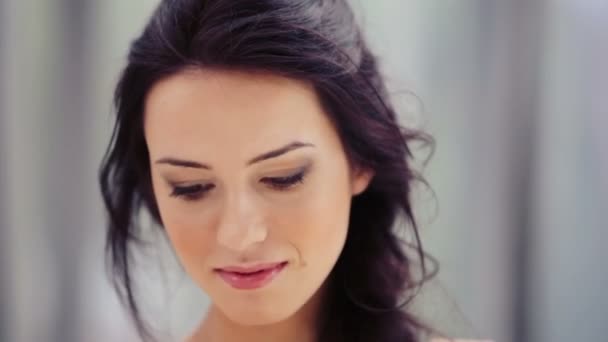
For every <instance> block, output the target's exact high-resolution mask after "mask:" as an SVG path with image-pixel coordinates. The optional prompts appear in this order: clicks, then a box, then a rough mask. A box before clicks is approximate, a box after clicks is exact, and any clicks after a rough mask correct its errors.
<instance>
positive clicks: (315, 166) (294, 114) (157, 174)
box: [144, 70, 371, 325]
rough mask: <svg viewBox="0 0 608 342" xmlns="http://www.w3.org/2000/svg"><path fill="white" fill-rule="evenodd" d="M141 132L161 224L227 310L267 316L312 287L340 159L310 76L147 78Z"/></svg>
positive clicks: (324, 251)
mask: <svg viewBox="0 0 608 342" xmlns="http://www.w3.org/2000/svg"><path fill="white" fill-rule="evenodd" d="M144 130H145V138H146V142H147V145H148V150H149V154H150V166H151V175H152V184H153V188H154V195H155V198H156V201H157V204H158V208H159V210H160V215H161V219H162V222H163V225H164V227H165V229H166V231H167V234H168V236H169V239H170V241H171V244H172V245H173V248H174V249H175V251H176V254H177V256H178V258H179V259H180V262H181V263H182V265H183V266H184V268H185V270H186V272H187V273H188V274H189V275H190V277H191V278H192V279H193V280H194V281H195V282H196V283H197V284H198V285H199V286H200V287H201V288H202V289H203V290H204V291H205V292H206V293H207V294H208V295H209V296H210V298H211V299H212V301H213V302H214V304H215V305H216V307H217V308H219V309H220V310H221V312H222V313H223V314H224V315H226V316H227V317H228V318H230V319H231V320H233V321H235V322H238V323H241V324H246V325H258V324H269V323H274V322H277V321H280V320H283V319H285V318H287V317H289V316H291V315H292V314H294V313H295V312H296V311H297V310H298V309H300V308H301V307H303V305H304V304H305V303H306V302H308V301H309V299H311V298H312V297H313V295H314V294H315V293H316V292H317V290H318V289H319V288H320V287H321V285H322V284H323V282H324V280H325V279H326V278H327V276H328V275H329V273H330V271H331V269H332V268H333V266H334V264H335V262H336V260H337V258H338V256H339V254H340V252H341V251H342V248H343V246H344V242H345V238H346V233H347V227H348V218H349V210H350V204H351V197H352V196H353V195H355V194H358V193H360V192H362V191H363V190H364V189H365V188H366V187H367V184H368V183H369V180H370V178H371V174H370V173H369V172H358V171H354V170H352V169H350V167H349V165H348V162H347V159H346V155H345V153H344V150H343V148H342V145H341V143H340V140H339V137H338V135H337V133H336V131H335V130H334V128H333V126H332V124H331V123H330V121H329V120H328V118H327V116H326V114H325V113H324V112H323V110H322V108H321V105H320V103H319V101H318V99H317V97H316V94H315V92H314V90H313V88H312V87H311V86H309V85H307V84H305V83H302V82H299V81H295V80H291V79H287V78H282V77H278V76H271V75H261V74H253V73H240V72H234V71H233V72H228V71H201V70H189V71H182V72H180V73H177V74H175V75H173V76H171V77H169V78H167V79H164V80H162V81H160V82H158V83H157V84H156V85H155V86H154V87H153V88H152V89H151V91H150V93H149V94H148V97H147V98H146V103H145V127H144Z"/></svg>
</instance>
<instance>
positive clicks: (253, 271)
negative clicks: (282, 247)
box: [214, 261, 288, 290]
mask: <svg viewBox="0 0 608 342" xmlns="http://www.w3.org/2000/svg"><path fill="white" fill-rule="evenodd" d="M287 264H288V262H287V261H284V262H278V263H270V264H259V265H254V266H249V267H241V266H230V267H223V268H216V269H215V270H214V272H215V273H216V274H217V275H218V276H219V277H220V278H221V279H222V280H224V281H225V282H226V283H228V285H230V286H232V287H233V288H236V289H239V290H253V289H258V288H261V287H264V286H266V285H268V284H269V283H270V282H271V281H272V280H273V279H274V278H276V276H277V275H279V274H280V273H281V271H283V269H284V268H285V267H286V266H287Z"/></svg>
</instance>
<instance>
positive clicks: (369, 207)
mask: <svg viewBox="0 0 608 342" xmlns="http://www.w3.org/2000/svg"><path fill="white" fill-rule="evenodd" d="M192 67H194V68H214V69H234V70H248V71H256V72H258V71H261V72H268V73H273V74H277V75H282V76H285V77H290V78H293V79H298V80H303V81H306V82H310V83H311V84H312V85H313V86H314V89H315V91H316V92H317V95H318V96H319V98H320V99H321V102H322V104H323V106H324V108H325V111H326V113H327V115H328V116H329V117H330V119H331V121H332V122H333V124H334V126H335V128H336V130H337V133H338V135H339V137H340V139H341V141H342V144H343V146H344V149H345V153H346V155H347V157H348V159H349V161H350V162H351V163H352V165H356V166H358V167H364V168H370V169H372V170H373V171H374V172H375V175H374V178H373V179H372V181H371V183H370V185H369V186H368V188H367V189H366V190H365V191H364V192H363V193H361V194H359V195H358V196H355V197H353V200H352V207H351V216H350V223H349V227H348V234H347V240H346V244H345V247H344V249H343V251H342V253H341V255H340V257H339V259H338V262H337V264H336V265H335V268H334V269H333V270H332V272H331V275H330V280H331V282H330V287H329V292H328V293H329V296H328V298H329V300H328V301H327V302H326V303H325V305H326V307H325V308H324V311H325V312H326V313H329V314H328V315H327V319H326V320H325V322H324V325H323V327H322V335H321V338H320V339H321V340H322V341H349V342H352V341H373V342H389V341H400V342H414V341H418V333H419V332H420V331H421V330H422V329H424V327H423V325H422V324H420V323H419V322H418V321H417V320H416V318H415V317H414V316H413V315H412V314H411V313H409V312H408V310H406V307H404V306H403V305H401V304H402V301H403V299H404V298H405V299H406V300H407V298H410V297H411V296H413V295H414V294H415V291H414V290H415V289H416V288H417V287H418V286H419V285H420V284H421V283H422V282H423V281H424V280H425V279H427V278H428V277H429V276H430V275H431V274H432V273H433V272H430V271H428V270H427V268H426V267H425V253H424V252H423V249H422V246H421V243H420V238H419V236H418V228H417V224H416V220H415V218H414V214H413V210H412V205H411V191H412V185H413V182H414V181H417V180H419V181H422V182H424V181H423V180H422V179H421V178H420V177H419V176H417V174H416V172H415V171H414V168H413V167H412V162H413V155H412V152H411V144H412V143H413V142H416V141H418V142H425V143H428V144H430V145H432V143H433V141H432V138H431V137H430V136H428V135H427V134H425V133H423V132H421V131H417V130H414V129H411V128H403V127H401V126H400V125H399V124H398V122H397V117H396V113H395V111H394V109H393V107H392V105H391V104H390V102H389V99H388V95H387V91H386V89H385V86H384V83H383V80H382V78H381V75H380V73H379V71H378V67H377V65H376V58H375V57H374V56H373V55H372V53H371V52H370V50H369V49H368V47H367V45H366V44H365V42H364V40H363V37H362V34H361V32H360V31H359V28H358V27H357V24H356V22H355V19H354V16H353V13H352V11H351V9H350V8H349V6H348V4H347V2H346V1H345V0H290V1H289V0H257V1H251V0H166V1H162V2H161V4H160V5H159V7H158V8H157V9H156V11H155V12H154V13H153V15H152V17H151V18H150V20H149V22H148V23H147V25H146V27H145V29H144V30H143V33H142V34H141V35H140V36H139V37H138V38H137V39H136V40H135V41H134V42H133V43H132V45H131V48H130V51H129V55H128V63H127V65H126V67H125V69H124V70H123V73H122V75H121V78H120V81H119V83H118V85H117V87H116V91H115V106H116V110H117V117H116V124H115V127H114V132H113V135H112V139H111V142H110V145H109V147H108V150H107V152H106V155H105V156H104V160H103V162H102V165H101V168H100V184H101V190H102V194H103V198H104V202H105V205H106V208H107V212H108V216H109V223H108V231H107V252H108V256H109V265H111V266H112V274H113V275H114V277H113V280H114V285H115V286H116V289H117V291H118V293H119V295H120V297H121V299H122V300H123V302H124V303H125V304H126V305H127V306H128V307H129V309H130V312H131V314H132V316H133V318H134V321H135V323H136V327H137V329H138V331H139V333H140V335H141V336H142V338H143V339H144V340H146V339H151V334H150V333H149V331H148V330H147V329H146V324H145V323H144V321H143V319H142V317H141V315H140V312H139V309H138V305H137V303H136V300H135V294H134V289H133V286H132V279H131V278H132V276H131V272H130V267H131V266H132V254H131V253H130V247H132V246H133V245H134V243H137V242H138V241H139V239H140V233H141V232H140V231H139V229H138V228H137V220H136V217H137V213H138V212H139V211H140V209H141V208H142V207H143V208H146V209H147V210H148V211H149V212H150V214H151V216H152V217H153V218H154V219H155V220H156V223H158V225H159V226H160V227H161V228H162V222H161V220H160V216H159V212H158V207H157V205H156V202H155V198H154V195H153V192H152V187H151V179H150V169H149V167H150V166H149V160H148V151H147V148H146V143H145V140H144V134H143V125H142V123H143V102H144V98H145V97H146V94H147V92H148V91H149V90H150V88H151V87H152V85H154V84H155V82H157V81H159V80H161V79H163V78H166V77H167V76H169V75H172V74H174V73H176V72H178V71H180V70H183V69H185V68H192ZM399 218H403V219H404V221H405V225H404V226H402V227H401V228H403V227H405V229H407V230H408V231H407V232H408V233H412V234H411V236H413V237H414V238H413V240H412V241H411V242H410V243H404V242H403V241H402V239H401V238H400V237H399V234H398V231H397V230H398V228H399V227H398V225H397V224H396V223H397V220H398V219H399ZM408 247H409V248H411V249H408ZM408 250H411V251H413V252H414V253H412V254H413V255H409V254H408V253H406V252H407V251H408ZM414 260H416V261H417V262H419V263H418V264H415V262H414ZM414 265H420V266H421V267H420V268H419V269H421V270H422V276H421V277H418V280H416V279H415V278H416V277H415V273H416V272H414V269H415V268H414Z"/></svg>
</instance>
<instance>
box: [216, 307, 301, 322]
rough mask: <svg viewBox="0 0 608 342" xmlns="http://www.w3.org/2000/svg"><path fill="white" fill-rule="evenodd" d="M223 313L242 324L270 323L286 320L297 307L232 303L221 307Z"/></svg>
mask: <svg viewBox="0 0 608 342" xmlns="http://www.w3.org/2000/svg"><path fill="white" fill-rule="evenodd" d="M219 308H220V310H222V311H223V313H224V315H226V317H228V318H229V319H230V320H231V321H233V322H235V323H237V324H239V325H244V326H258V325H270V324H275V323H278V322H281V321H283V320H286V319H287V318H289V317H290V316H291V315H293V314H294V313H295V312H296V311H297V309H298V308H297V307H295V308H290V307H285V306H280V305H277V304H276V303H275V304H274V305H264V304H260V305H250V304H249V305H244V304H243V305H238V304H237V305H233V306H232V308H231V309H223V308H222V307H219Z"/></svg>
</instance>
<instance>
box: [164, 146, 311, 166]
mask: <svg viewBox="0 0 608 342" xmlns="http://www.w3.org/2000/svg"><path fill="white" fill-rule="evenodd" d="M302 147H315V145H313V144H311V143H307V142H300V141H294V142H291V143H289V144H287V145H285V146H283V147H280V148H277V149H274V150H272V151H268V152H266V153H262V154H261V155H259V156H257V157H254V158H252V159H251V160H249V161H248V162H247V166H249V165H252V164H255V163H259V162H261V161H263V160H267V159H272V158H276V157H279V156H281V155H284V154H285V153H287V152H290V151H293V150H295V149H298V148H302ZM155 164H169V165H172V166H179V167H187V168H194V169H207V170H211V169H212V168H211V166H209V165H208V164H205V163H200V162H197V161H192V160H184V159H177V158H172V157H164V158H160V159H158V160H157V161H156V162H155Z"/></svg>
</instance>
